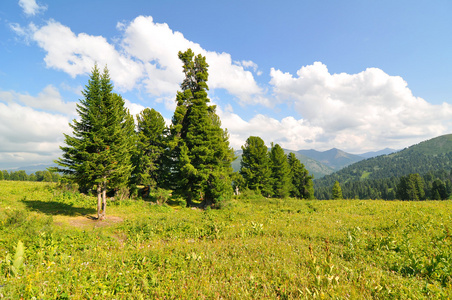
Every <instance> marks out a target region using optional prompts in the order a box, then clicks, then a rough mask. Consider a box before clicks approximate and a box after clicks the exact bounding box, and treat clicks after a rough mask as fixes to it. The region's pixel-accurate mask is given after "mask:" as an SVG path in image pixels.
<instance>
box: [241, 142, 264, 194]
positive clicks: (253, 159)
mask: <svg viewBox="0 0 452 300" xmlns="http://www.w3.org/2000/svg"><path fill="white" fill-rule="evenodd" d="M242 150H243V154H242V161H241V167H240V174H241V175H242V176H243V179H244V181H245V182H244V184H245V186H246V187H247V188H249V189H250V190H255V191H260V192H261V193H262V195H264V196H267V197H268V196H270V195H271V194H272V186H271V167H270V158H269V156H268V154H267V151H268V149H267V146H265V143H264V141H263V140H262V139H261V138H260V137H258V136H250V137H249V138H248V139H247V140H246V143H245V145H244V146H242Z"/></svg>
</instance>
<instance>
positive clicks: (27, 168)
mask: <svg viewBox="0 0 452 300" xmlns="http://www.w3.org/2000/svg"><path fill="white" fill-rule="evenodd" d="M51 167H56V164H38V165H32V166H24V167H19V168H14V169H8V171H19V170H24V171H25V173H27V174H28V175H30V174H31V173H36V171H45V170H47V168H51Z"/></svg>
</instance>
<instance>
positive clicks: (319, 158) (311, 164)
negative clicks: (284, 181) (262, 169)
mask: <svg viewBox="0 0 452 300" xmlns="http://www.w3.org/2000/svg"><path fill="white" fill-rule="evenodd" d="M396 151H397V150H394V149H389V148H386V149H383V150H380V151H376V152H366V153H363V154H351V153H347V152H345V151H342V150H339V149H336V148H333V149H330V150H327V151H317V150H314V149H310V150H289V149H284V152H285V153H286V154H289V153H290V152H292V153H294V154H295V156H296V157H297V158H298V159H299V160H300V161H301V163H303V164H304V165H305V167H306V169H307V170H308V171H309V173H310V174H312V175H314V178H322V177H323V176H325V175H329V174H332V173H334V172H336V171H338V170H341V169H342V168H344V167H346V166H349V165H351V164H353V163H356V162H359V161H361V160H364V159H367V158H370V157H375V156H379V155H386V154H390V153H393V152H396ZM242 152H243V151H242V150H237V151H235V152H234V153H235V156H236V157H237V158H236V159H235V160H234V161H233V162H232V168H233V169H234V171H238V170H240V162H241V159H242Z"/></svg>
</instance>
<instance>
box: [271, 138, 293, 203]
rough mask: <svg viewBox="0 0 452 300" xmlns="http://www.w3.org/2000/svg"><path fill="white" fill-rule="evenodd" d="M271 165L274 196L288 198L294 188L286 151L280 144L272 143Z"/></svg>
mask: <svg viewBox="0 0 452 300" xmlns="http://www.w3.org/2000/svg"><path fill="white" fill-rule="evenodd" d="M270 163H271V171H272V172H271V179H272V187H273V196H274V197H277V198H285V197H288V196H289V193H290V190H291V188H292V182H291V177H290V167H289V163H288V161H287V157H286V155H285V153H284V150H283V149H282V148H281V146H279V145H278V144H276V145H273V143H272V148H271V150H270Z"/></svg>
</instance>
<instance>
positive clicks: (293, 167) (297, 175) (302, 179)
mask: <svg viewBox="0 0 452 300" xmlns="http://www.w3.org/2000/svg"><path fill="white" fill-rule="evenodd" d="M287 160H288V163H289V167H290V177H291V180H292V186H291V190H290V196H291V197H295V198H299V199H313V198H314V186H313V183H312V176H310V175H309V171H308V170H306V169H305V167H304V165H303V164H302V163H301V162H300V160H299V159H298V158H297V157H296V156H295V154H294V153H289V155H288V156H287Z"/></svg>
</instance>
